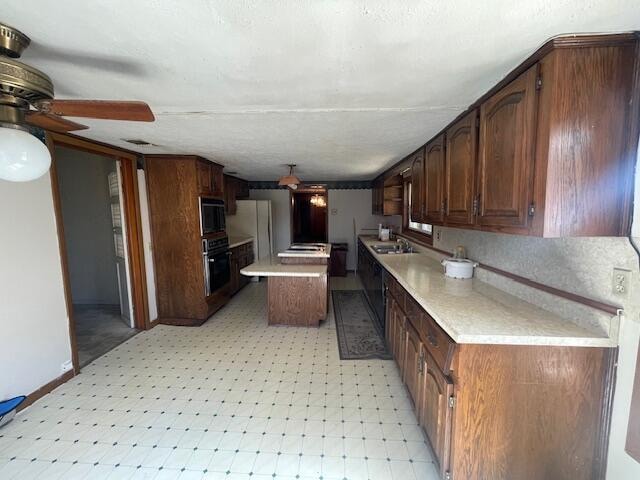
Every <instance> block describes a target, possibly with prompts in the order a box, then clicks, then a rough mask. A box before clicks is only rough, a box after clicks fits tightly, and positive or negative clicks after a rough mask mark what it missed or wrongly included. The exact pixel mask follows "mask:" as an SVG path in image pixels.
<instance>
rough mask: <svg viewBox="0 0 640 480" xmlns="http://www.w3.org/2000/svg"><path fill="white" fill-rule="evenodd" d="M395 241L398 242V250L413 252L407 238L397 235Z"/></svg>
mask: <svg viewBox="0 0 640 480" xmlns="http://www.w3.org/2000/svg"><path fill="white" fill-rule="evenodd" d="M396 242H397V243H399V244H400V248H399V250H400V251H403V252H407V253H413V247H412V246H411V244H410V243H409V240H407V239H406V238H402V237H398V239H397V240H396Z"/></svg>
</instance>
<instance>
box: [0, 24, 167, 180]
mask: <svg viewBox="0 0 640 480" xmlns="http://www.w3.org/2000/svg"><path fill="white" fill-rule="evenodd" d="M29 43H31V40H30V39H29V37H27V36H26V35H25V34H24V33H22V32H20V31H19V30H17V29H15V28H13V27H10V26H8V25H5V24H2V23H0V127H5V128H1V129H0V133H1V134H2V135H1V136H3V137H6V138H3V143H4V144H5V145H2V146H0V147H6V145H8V144H9V143H10V142H15V138H16V137H19V138H20V139H22V142H23V145H18V146H17V147H16V148H18V151H21V150H20V148H22V149H24V148H25V147H24V142H25V141H26V137H25V136H24V133H25V132H26V133H27V134H28V133H29V131H30V129H29V127H30V126H32V127H39V128H42V129H45V130H51V131H54V132H62V133H66V132H73V131H76V130H85V129H87V128H88V127H87V126H86V125H82V124H80V123H76V122H73V121H71V120H67V119H65V118H63V117H67V116H69V117H82V118H96V119H105V120H128V121H134V122H153V121H154V120H155V117H154V116H153V113H152V112H151V109H150V108H149V105H147V104H146V103H144V102H136V101H110V100H56V99H55V98H54V90H53V83H52V82H51V79H50V78H49V77H48V76H47V75H46V74H45V73H43V72H41V71H40V70H37V69H36V68H33V67H31V66H29V65H26V64H25V63H22V62H20V61H18V60H16V59H17V58H20V55H22V52H23V51H24V50H25V48H27V47H28V46H29ZM6 129H12V130H14V132H11V133H9V132H7V131H6ZM17 132H20V133H17ZM9 137H11V138H12V139H13V140H10V139H9ZM34 148H35V145H34ZM6 150H7V149H6V148H5V152H3V151H2V149H1V148H0V178H4V179H7V180H14V181H25V180H31V179H34V178H37V177H38V176H40V175H42V173H44V172H46V171H47V170H48V168H49V164H50V159H49V161H48V162H47V165H46V168H45V170H44V172H42V173H41V174H40V175H38V176H33V175H27V176H25V175H24V173H25V172H26V170H28V169H29V168H28V165H27V166H25V165H20V164H19V161H18V160H17V155H16V152H15V151H12V152H7V151H6ZM32 155H35V153H32ZM23 157H24V155H23ZM22 163H25V162H22ZM27 163H28V162H27ZM7 169H9V170H7ZM7 172H8V173H7ZM12 172H13V173H12ZM27 177H30V178H27Z"/></svg>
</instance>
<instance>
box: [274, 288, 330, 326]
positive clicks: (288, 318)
mask: <svg viewBox="0 0 640 480" xmlns="http://www.w3.org/2000/svg"><path fill="white" fill-rule="evenodd" d="M328 293H329V292H328V285H327V275H322V276H319V277H268V280H267V296H268V299H267V303H268V306H267V309H268V319H269V325H291V326H298V327H317V326H319V325H320V321H321V320H324V319H325V318H326V317H327V308H328V301H329V300H328V298H329V297H328Z"/></svg>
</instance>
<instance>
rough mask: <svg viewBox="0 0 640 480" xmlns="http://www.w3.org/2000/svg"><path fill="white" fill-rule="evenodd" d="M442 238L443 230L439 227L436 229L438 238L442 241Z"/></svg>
mask: <svg viewBox="0 0 640 480" xmlns="http://www.w3.org/2000/svg"><path fill="white" fill-rule="evenodd" d="M441 239H442V230H440V229H437V230H436V240H437V241H440V240H441Z"/></svg>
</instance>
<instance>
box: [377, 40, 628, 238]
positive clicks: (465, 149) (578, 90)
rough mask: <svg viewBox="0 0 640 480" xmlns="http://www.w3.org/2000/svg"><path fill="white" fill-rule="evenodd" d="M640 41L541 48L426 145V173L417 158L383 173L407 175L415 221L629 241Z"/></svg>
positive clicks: (571, 43)
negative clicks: (442, 159)
mask: <svg viewBox="0 0 640 480" xmlns="http://www.w3.org/2000/svg"><path fill="white" fill-rule="evenodd" d="M639 39H640V36H639V35H638V34H637V33H624V34H614V35H584V36H578V37H575V36H566V37H557V38H554V39H552V40H550V41H549V42H547V43H546V44H545V45H543V46H542V47H541V48H540V49H539V50H538V51H537V52H535V53H534V54H533V55H532V56H531V57H529V58H528V59H526V60H525V61H524V62H523V63H522V64H521V65H519V66H518V67H516V68H515V69H514V70H513V71H512V72H511V73H510V74H509V75H507V76H506V77H505V79H504V80H502V81H501V82H499V83H498V84H497V85H496V86H494V87H493V88H492V89H491V90H490V91H489V92H487V93H486V94H485V95H484V96H482V97H481V98H480V99H478V100H477V101H476V102H475V103H474V104H473V105H471V106H470V107H469V109H468V110H467V112H465V113H463V114H461V115H460V117H458V118H457V119H455V120H454V121H453V122H452V123H451V124H450V125H448V126H447V127H446V128H445V129H444V130H443V132H441V133H440V134H438V135H437V136H436V137H435V138H434V139H432V140H431V141H430V142H428V143H427V144H426V145H427V146H426V147H425V148H426V150H425V151H426V153H425V157H424V159H422V165H420V163H421V159H420V157H419V156H418V154H416V153H414V154H411V155H409V156H407V158H406V159H405V160H403V162H401V163H400V164H398V165H396V166H394V167H392V168H391V169H390V170H389V172H387V174H386V175H395V174H397V172H398V171H402V170H403V169H405V168H409V169H411V176H412V196H411V200H412V212H411V213H412V219H413V220H416V221H420V222H424V223H432V224H441V223H442V224H444V225H448V226H452V227H463V228H478V229H481V230H485V231H494V232H503V233H514V234H522V235H534V236H541V237H567V236H626V235H628V234H629V233H630V229H631V218H632V207H633V205H632V204H633V180H634V176H633V168H634V164H635V161H636V158H637V151H638V138H639V137H640V120H638V119H639V118H640V71H638V70H639V69H640V62H638V61H637V58H639V56H640V40H639ZM477 111H479V117H478V118H479V121H478V123H479V132H476V128H475V126H474V122H475V115H476V113H475V112H477ZM443 134H444V135H445V138H446V145H442V146H441V144H442V135H443ZM476 136H477V140H476ZM476 144H477V147H476ZM476 148H477V150H476ZM421 151H422V149H421ZM443 152H444V153H443ZM442 155H445V156H444V157H442ZM441 158H446V161H445V162H444V165H445V166H444V167H441V165H442V162H441ZM382 177H383V178H384V177H385V174H383V175H382ZM416 187H418V188H416ZM443 206H444V212H445V213H444V215H443V213H442V211H443V208H442V207H443Z"/></svg>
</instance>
